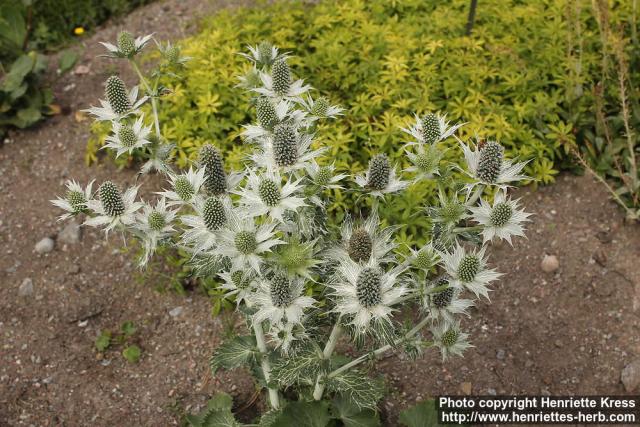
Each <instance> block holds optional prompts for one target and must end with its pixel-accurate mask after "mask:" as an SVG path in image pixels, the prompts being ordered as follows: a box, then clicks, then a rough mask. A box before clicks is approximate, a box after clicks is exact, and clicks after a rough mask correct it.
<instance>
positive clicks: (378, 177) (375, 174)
mask: <svg viewBox="0 0 640 427" xmlns="http://www.w3.org/2000/svg"><path fill="white" fill-rule="evenodd" d="M356 183H357V184H358V185H359V186H360V187H362V188H364V189H365V190H367V191H368V192H369V193H370V194H371V195H372V196H376V197H383V196H384V195H385V194H389V193H397V192H398V191H401V190H404V189H405V188H406V187H407V185H408V183H407V182H406V181H402V180H400V179H398V177H397V176H396V171H395V168H393V167H392V166H391V164H390V162H389V158H388V157H387V155H386V154H377V155H375V156H374V157H373V158H371V160H370V161H369V168H368V170H367V172H366V174H365V175H358V176H356Z"/></svg>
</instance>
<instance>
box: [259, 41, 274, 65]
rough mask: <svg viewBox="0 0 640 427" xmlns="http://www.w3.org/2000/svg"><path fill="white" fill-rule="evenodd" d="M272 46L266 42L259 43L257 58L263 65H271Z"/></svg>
mask: <svg viewBox="0 0 640 427" xmlns="http://www.w3.org/2000/svg"><path fill="white" fill-rule="evenodd" d="M272 54H273V46H272V45H271V43H269V42H267V41H263V42H260V44H259V45H258V57H259V58H260V62H261V63H262V64H263V65H271V64H272V63H273V56H272Z"/></svg>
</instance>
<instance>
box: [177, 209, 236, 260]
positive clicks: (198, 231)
mask: <svg viewBox="0 0 640 427" xmlns="http://www.w3.org/2000/svg"><path fill="white" fill-rule="evenodd" d="M194 209H195V211H196V215H182V216H181V217H180V220H181V221H182V223H183V224H184V225H185V226H186V227H187V228H186V229H185V230H184V231H183V234H182V243H183V244H184V245H185V246H186V247H188V248H190V249H191V250H192V252H193V254H194V255H198V254H200V253H202V252H203V251H209V250H211V249H213V248H215V247H216V245H217V242H218V238H219V237H218V236H219V233H218V232H219V231H220V230H221V229H222V227H223V226H224V225H225V224H226V223H227V220H228V218H229V216H230V215H231V202H230V200H229V199H228V198H218V197H216V196H210V197H208V198H207V199H205V200H202V199H198V200H196V202H195V203H194Z"/></svg>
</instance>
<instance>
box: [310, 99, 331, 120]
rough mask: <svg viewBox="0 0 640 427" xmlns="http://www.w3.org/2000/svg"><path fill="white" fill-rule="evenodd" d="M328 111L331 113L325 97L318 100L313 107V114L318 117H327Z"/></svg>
mask: <svg viewBox="0 0 640 427" xmlns="http://www.w3.org/2000/svg"><path fill="white" fill-rule="evenodd" d="M327 111H329V101H327V98H324V97H321V98H318V99H316V100H315V102H314V103H313V107H311V114H312V115H314V116H316V117H326V116H327Z"/></svg>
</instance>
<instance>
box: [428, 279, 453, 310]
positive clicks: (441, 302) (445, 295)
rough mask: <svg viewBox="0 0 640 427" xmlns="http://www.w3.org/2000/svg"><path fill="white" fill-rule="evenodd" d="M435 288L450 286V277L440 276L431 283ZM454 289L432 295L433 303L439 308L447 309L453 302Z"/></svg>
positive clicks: (450, 288)
mask: <svg viewBox="0 0 640 427" xmlns="http://www.w3.org/2000/svg"><path fill="white" fill-rule="evenodd" d="M431 283H432V285H433V287H434V288H440V287H442V286H448V285H449V283H450V280H449V277H447V276H440V277H438V278H436V279H435V280H434V281H433V282H431ZM454 292H455V291H454V289H453V288H452V287H449V288H446V289H443V290H441V291H439V292H437V293H435V294H433V295H431V301H432V302H433V305H435V306H436V307H438V308H445V307H447V306H448V305H449V304H451V301H452V300H453V294H454Z"/></svg>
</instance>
